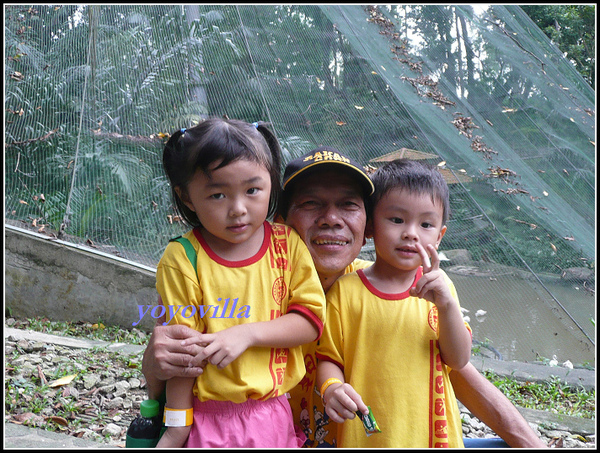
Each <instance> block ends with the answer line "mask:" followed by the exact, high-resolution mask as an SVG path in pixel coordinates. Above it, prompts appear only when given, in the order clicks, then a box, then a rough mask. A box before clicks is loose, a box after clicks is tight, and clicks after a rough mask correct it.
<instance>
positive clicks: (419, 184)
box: [367, 159, 450, 225]
mask: <svg viewBox="0 0 600 453" xmlns="http://www.w3.org/2000/svg"><path fill="white" fill-rule="evenodd" d="M371 180H372V181H373V184H374V185H375V192H374V193H373V195H371V197H370V198H369V201H368V203H367V217H368V218H369V219H372V218H373V211H374V210H375V206H377V203H378V202H379V201H380V200H381V198H382V197H383V196H384V195H385V194H387V193H388V192H389V191H390V190H392V189H397V188H401V189H406V190H408V191H409V192H412V193H429V194H430V195H431V199H432V201H433V202H434V203H435V202H436V200H437V201H439V202H441V203H442V208H443V214H442V224H443V225H445V224H446V222H447V221H448V217H450V194H449V189H448V184H447V183H446V180H445V179H444V177H443V175H442V174H441V173H440V171H439V170H438V169H437V167H434V166H433V165H429V164H425V163H422V162H418V161H414V160H409V159H396V160H393V161H391V162H388V163H386V164H385V165H383V166H382V167H380V168H378V169H377V170H376V171H375V172H374V173H373V174H372V175H371Z"/></svg>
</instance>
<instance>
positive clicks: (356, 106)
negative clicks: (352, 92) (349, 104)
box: [354, 105, 364, 110]
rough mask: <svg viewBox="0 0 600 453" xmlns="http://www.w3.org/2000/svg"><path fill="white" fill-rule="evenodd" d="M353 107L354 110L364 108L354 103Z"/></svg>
mask: <svg viewBox="0 0 600 453" xmlns="http://www.w3.org/2000/svg"><path fill="white" fill-rule="evenodd" d="M354 108H355V109H356V110H362V109H364V107H361V106H360V105H355V106H354Z"/></svg>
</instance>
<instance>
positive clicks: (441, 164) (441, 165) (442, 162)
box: [437, 160, 446, 167]
mask: <svg viewBox="0 0 600 453" xmlns="http://www.w3.org/2000/svg"><path fill="white" fill-rule="evenodd" d="M444 165H446V161H445V160H443V161H441V162H440V163H439V164H437V166H438V167H443V166H444Z"/></svg>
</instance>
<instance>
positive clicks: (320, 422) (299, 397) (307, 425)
mask: <svg viewBox="0 0 600 453" xmlns="http://www.w3.org/2000/svg"><path fill="white" fill-rule="evenodd" d="M372 264H373V262H372V261H365V260H361V259H355V260H354V261H353V262H352V263H351V264H350V265H349V266H348V267H347V268H346V270H345V274H349V273H350V272H354V271H356V270H358V269H363V268H366V267H369V266H370V265H372ZM302 348H303V351H304V365H305V367H306V374H305V376H304V377H303V378H302V381H300V384H298V385H297V386H296V387H295V388H294V389H292V390H290V391H289V394H290V399H289V402H290V406H291V407H292V414H293V417H294V422H295V423H296V425H297V426H298V428H299V429H300V430H301V431H303V432H304V434H305V435H306V442H305V443H304V446H305V447H314V448H328V447H329V448H331V447H335V446H336V439H335V437H336V429H337V423H335V422H333V421H331V420H330V419H329V415H327V413H326V412H325V410H324V408H323V402H322V401H321V396H320V395H319V389H317V388H316V387H315V382H316V380H317V359H316V356H315V353H316V349H317V342H316V341H314V342H312V343H309V344H306V345H304V346H303V347H302Z"/></svg>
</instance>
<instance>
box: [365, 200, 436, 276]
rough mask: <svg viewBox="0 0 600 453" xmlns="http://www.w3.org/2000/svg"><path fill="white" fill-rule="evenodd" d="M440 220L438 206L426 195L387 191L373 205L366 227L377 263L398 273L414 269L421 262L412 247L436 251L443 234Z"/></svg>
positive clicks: (415, 249)
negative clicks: (373, 245)
mask: <svg viewBox="0 0 600 453" xmlns="http://www.w3.org/2000/svg"><path fill="white" fill-rule="evenodd" d="M442 218H443V207H442V203H441V202H437V203H433V201H432V199H431V195H430V194H419V193H411V192H409V191H408V190H403V189H399V188H398V189H392V190H390V192H389V193H387V194H386V195H384V196H383V197H382V198H381V200H379V202H378V203H377V206H376V207H375V210H374V212H373V219H372V221H370V223H369V228H368V233H369V235H371V234H372V235H373V239H374V242H375V249H376V251H377V261H378V262H379V264H382V265H383V264H384V263H385V264H386V265H387V266H389V267H390V268H392V269H397V270H401V271H413V270H415V269H417V268H418V267H419V266H420V265H421V264H422V263H421V256H420V255H419V253H418V251H417V248H416V246H415V244H416V243H420V244H421V245H422V246H423V247H424V248H425V249H426V250H427V245H428V244H432V245H433V246H434V247H435V248H436V250H437V248H438V246H439V245H440V242H441V240H442V237H443V236H444V233H446V226H445V225H444V224H443V223H442Z"/></svg>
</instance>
